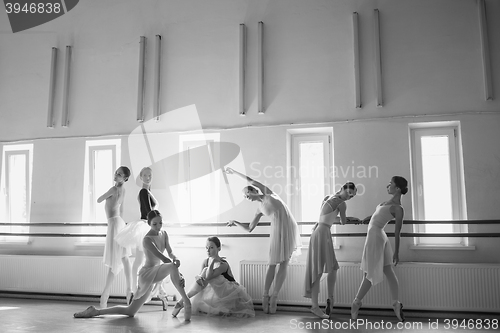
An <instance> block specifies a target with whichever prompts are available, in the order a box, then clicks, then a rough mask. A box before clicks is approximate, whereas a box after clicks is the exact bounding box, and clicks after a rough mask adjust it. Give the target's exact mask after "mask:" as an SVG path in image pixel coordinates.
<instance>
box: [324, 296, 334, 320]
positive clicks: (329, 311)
mask: <svg viewBox="0 0 500 333" xmlns="http://www.w3.org/2000/svg"><path fill="white" fill-rule="evenodd" d="M333 303H334V302H333V298H328V299H327V300H326V306H325V314H326V315H328V316H329V317H331V316H332V314H333Z"/></svg>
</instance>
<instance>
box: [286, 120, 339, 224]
mask: <svg viewBox="0 0 500 333" xmlns="http://www.w3.org/2000/svg"><path fill="white" fill-rule="evenodd" d="M289 134H290V139H291V140H290V147H291V151H290V155H291V172H290V178H291V184H292V187H291V189H292V190H291V191H290V192H291V193H288V195H289V202H290V203H291V204H292V207H291V208H292V211H293V214H294V216H295V218H296V219H297V221H300V222H317V221H318V217H319V214H320V207H321V202H322V201H323V198H324V197H325V196H326V195H328V194H330V193H331V191H332V188H333V187H332V173H331V172H330V171H331V170H332V167H331V166H332V165H333V158H332V153H331V152H332V148H331V147H332V145H331V141H332V140H331V138H332V135H331V129H316V130H315V129H307V131H304V130H290V131H289ZM301 232H302V233H310V232H311V226H310V225H303V226H301ZM334 232H335V227H334Z"/></svg>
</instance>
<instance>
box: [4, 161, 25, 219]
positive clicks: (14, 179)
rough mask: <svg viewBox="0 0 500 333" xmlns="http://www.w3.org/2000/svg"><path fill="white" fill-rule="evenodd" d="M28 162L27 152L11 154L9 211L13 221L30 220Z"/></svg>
mask: <svg viewBox="0 0 500 333" xmlns="http://www.w3.org/2000/svg"><path fill="white" fill-rule="evenodd" d="M26 169H27V163H26V155H25V154H15V155H10V156H9V167H8V170H9V174H8V175H7V177H9V181H8V184H9V194H8V196H9V212H10V221H11V222H28V204H27V186H28V184H27V181H28V179H27V172H26V171H27V170H26Z"/></svg>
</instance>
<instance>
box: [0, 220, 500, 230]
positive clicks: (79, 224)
mask: <svg viewBox="0 0 500 333" xmlns="http://www.w3.org/2000/svg"><path fill="white" fill-rule="evenodd" d="M242 223H248V222H242ZM316 223H317V222H306V221H304V222H297V224H298V225H315V224H316ZM346 224H349V225H361V224H368V223H359V222H351V221H349V222H347V223H346ZM388 224H394V220H391V221H389V223H388ZM403 224H500V220H444V221H429V220H428V221H425V220H403ZM107 225H108V224H107V223H106V222H66V223H53V222H49V223H44V222H0V226H22V227H35V226H37V227H106V226H107ZM164 225H165V226H167V227H174V228H176V227H181V228H185V227H225V226H227V222H202V223H199V222H194V223H190V222H177V223H169V222H168V221H165V223H164ZM270 225H271V223H270V222H260V223H259V224H258V225H257V226H258V227H268V226H270ZM334 225H341V224H340V222H335V223H334Z"/></svg>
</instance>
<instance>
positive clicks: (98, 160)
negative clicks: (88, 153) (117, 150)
mask: <svg viewBox="0 0 500 333" xmlns="http://www.w3.org/2000/svg"><path fill="white" fill-rule="evenodd" d="M114 171H115V170H113V151H112V150H110V149H105V150H104V149H101V150H94V195H95V198H94V203H95V205H96V206H95V221H96V222H106V221H107V217H106V212H105V210H104V205H105V202H106V201H103V202H101V203H99V204H98V203H97V198H98V197H100V196H101V195H103V194H104V193H106V192H107V191H108V190H109V188H110V187H111V186H113V174H114Z"/></svg>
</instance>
